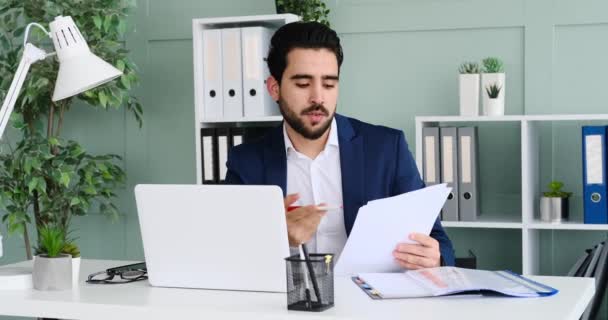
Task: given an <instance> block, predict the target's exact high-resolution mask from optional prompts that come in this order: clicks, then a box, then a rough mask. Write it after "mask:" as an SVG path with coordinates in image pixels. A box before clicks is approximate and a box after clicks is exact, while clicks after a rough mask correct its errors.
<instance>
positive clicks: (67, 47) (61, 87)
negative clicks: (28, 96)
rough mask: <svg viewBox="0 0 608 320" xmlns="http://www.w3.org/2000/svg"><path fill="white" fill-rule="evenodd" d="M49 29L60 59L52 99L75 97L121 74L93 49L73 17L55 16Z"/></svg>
mask: <svg viewBox="0 0 608 320" xmlns="http://www.w3.org/2000/svg"><path fill="white" fill-rule="evenodd" d="M50 29H51V32H50V34H51V38H52V39H53V44H54V45H55V51H56V52H57V57H58V59H59V73H58V75H57V81H55V92H54V93H53V98H52V100H53V101H58V100H62V99H65V98H69V97H71V96H75V95H77V94H79V93H82V92H84V91H87V90H89V89H92V88H95V87H97V86H99V85H102V84H104V83H106V82H108V81H111V80H113V79H116V78H117V77H120V76H121V75H122V72H121V71H120V70H118V69H116V68H114V67H113V66H112V65H111V64H109V63H107V62H105V61H103V60H102V59H101V58H99V57H98V56H96V55H94V54H93V53H92V52H91V50H90V49H89V46H88V45H87V42H86V41H85V40H84V37H83V36H82V34H81V33H80V30H78V27H76V24H75V23H74V20H72V17H63V16H59V17H56V18H55V20H54V21H53V22H51V23H50Z"/></svg>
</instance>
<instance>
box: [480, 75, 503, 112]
mask: <svg viewBox="0 0 608 320" xmlns="http://www.w3.org/2000/svg"><path fill="white" fill-rule="evenodd" d="M501 89H502V87H501V86H500V85H499V84H498V83H493V84H491V85H489V86H488V87H486V94H487V97H488V104H487V106H484V109H483V113H484V115H486V116H502V115H504V114H505V104H504V101H503V100H501V99H500V92H501V91H502V90H501Z"/></svg>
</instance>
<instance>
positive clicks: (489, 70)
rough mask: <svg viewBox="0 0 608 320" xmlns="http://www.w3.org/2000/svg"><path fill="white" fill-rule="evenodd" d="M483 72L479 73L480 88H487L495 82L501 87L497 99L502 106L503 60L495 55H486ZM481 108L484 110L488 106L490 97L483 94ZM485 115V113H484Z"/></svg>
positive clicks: (503, 100)
mask: <svg viewBox="0 0 608 320" xmlns="http://www.w3.org/2000/svg"><path fill="white" fill-rule="evenodd" d="M482 64H483V73H482V74H481V86H482V88H487V87H489V86H490V85H492V84H496V85H497V86H498V87H500V88H501V90H500V94H499V95H498V97H497V99H499V100H500V101H501V104H502V105H503V106H504V104H505V73H504V67H503V62H502V61H501V60H500V59H498V58H495V57H488V58H485V59H483V61H482ZM482 102H483V108H484V110H486V108H488V104H489V103H490V98H489V97H488V96H486V95H484V97H483V99H482ZM503 114H504V112H503ZM485 115H487V114H485Z"/></svg>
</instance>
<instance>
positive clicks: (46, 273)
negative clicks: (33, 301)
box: [32, 254, 72, 291]
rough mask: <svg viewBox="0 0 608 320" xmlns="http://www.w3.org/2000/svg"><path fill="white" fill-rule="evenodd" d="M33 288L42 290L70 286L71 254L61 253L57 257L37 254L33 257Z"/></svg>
mask: <svg viewBox="0 0 608 320" xmlns="http://www.w3.org/2000/svg"><path fill="white" fill-rule="evenodd" d="M32 276H33V280H34V289H36V290H44V291H54V290H68V289H71V288H72V256H70V255H69V254H63V255H61V256H60V257H57V258H48V257H46V256H45V255H38V256H36V259H34V271H33V274H32Z"/></svg>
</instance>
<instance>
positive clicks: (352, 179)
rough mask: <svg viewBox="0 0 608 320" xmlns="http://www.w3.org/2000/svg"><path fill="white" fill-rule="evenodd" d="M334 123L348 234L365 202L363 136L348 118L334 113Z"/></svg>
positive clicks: (345, 223) (345, 225) (345, 224)
mask: <svg viewBox="0 0 608 320" xmlns="http://www.w3.org/2000/svg"><path fill="white" fill-rule="evenodd" d="M336 123H337V126H338V140H339V143H340V167H341V171H342V200H343V201H344V203H343V206H344V227H345V228H346V234H347V235H350V231H351V229H352V228H353V224H354V223H355V218H356V217H357V212H358V210H359V208H360V207H361V206H363V205H364V204H365V203H363V201H364V199H365V184H364V182H365V181H364V172H365V170H364V168H365V162H364V157H363V138H362V137H361V136H359V135H357V132H355V130H354V128H353V127H352V125H351V123H350V120H349V119H348V118H346V117H343V116H340V115H338V114H336Z"/></svg>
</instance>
